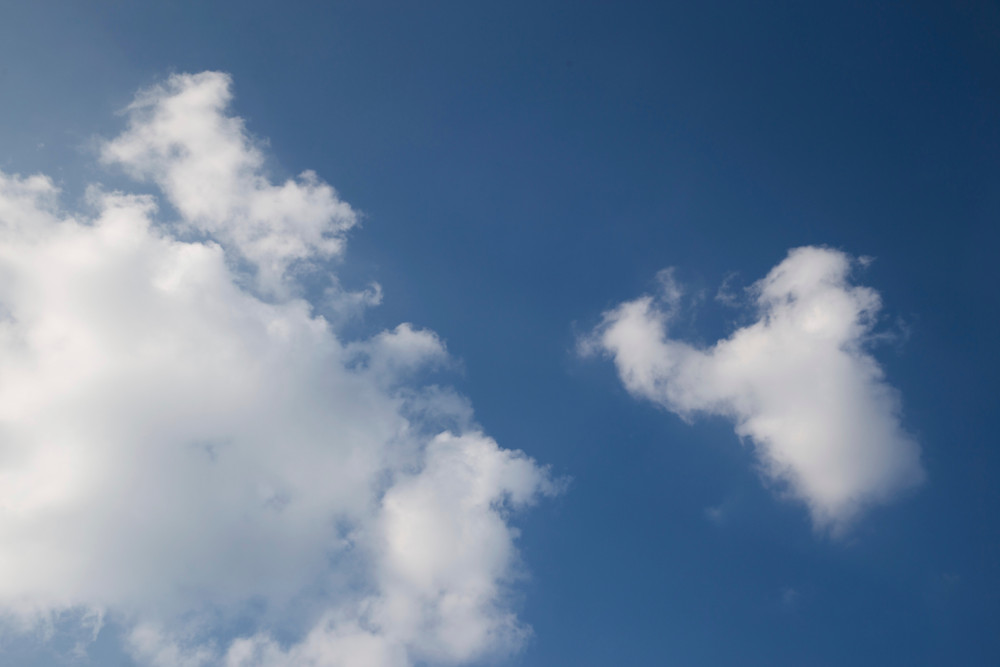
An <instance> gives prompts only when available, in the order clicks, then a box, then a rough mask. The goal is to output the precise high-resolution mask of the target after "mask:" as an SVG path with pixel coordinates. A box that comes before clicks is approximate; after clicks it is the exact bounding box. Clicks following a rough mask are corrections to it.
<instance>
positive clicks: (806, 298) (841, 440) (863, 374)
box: [588, 247, 924, 534]
mask: <svg viewBox="0 0 1000 667" xmlns="http://www.w3.org/2000/svg"><path fill="white" fill-rule="evenodd" d="M855 263H856V261H855V260H852V259H851V258H850V257H849V256H848V255H846V254H845V253H842V252H839V251H837V250H832V249H829V248H821V247H804V248H796V249H793V250H791V251H790V252H789V253H788V256H787V257H786V258H785V259H784V260H783V261H782V262H781V263H780V264H778V265H777V266H775V267H774V268H773V269H772V270H771V271H770V272H769V273H768V274H767V276H765V277H764V278H763V279H762V280H760V281H758V282H757V283H755V284H754V285H753V287H752V288H751V290H750V292H749V293H750V294H751V295H752V296H753V298H754V300H755V301H756V307H757V309H758V312H759V318H758V320H757V321H756V322H753V323H751V324H748V325H746V326H744V327H742V328H740V329H737V330H736V331H735V332H734V333H733V334H731V335H730V336H729V337H727V338H724V339H721V340H719V341H717V342H716V343H714V344H712V345H708V346H698V345H694V344H691V343H688V342H685V341H682V340H678V339H677V338H673V337H671V327H672V326H673V325H675V324H676V315H677V302H678V301H679V299H680V295H681V294H682V293H683V290H682V289H681V288H680V287H679V286H677V284H676V281H675V280H674V278H673V273H672V272H670V271H667V272H661V273H660V274H658V280H659V282H660V290H659V291H658V292H657V293H655V294H649V295H645V296H642V297H640V298H638V299H635V300H633V301H627V302H625V303H622V304H620V305H619V306H618V307H616V308H614V309H612V310H610V311H608V312H606V313H605V314H604V319H603V322H602V323H601V325H600V326H598V327H597V328H596V329H595V330H594V332H593V333H592V334H591V335H590V336H589V337H588V349H589V350H590V351H591V352H594V351H602V352H604V353H605V354H607V355H609V356H610V357H611V358H612V359H613V360H614V363H615V366H616V367H617V370H618V375H619V377H620V378H621V381H622V382H623V384H624V385H625V387H626V389H627V390H628V391H629V392H630V393H631V394H633V395H634V396H636V397H639V398H643V399H646V400H650V401H653V402H654V403H656V404H658V405H660V406H662V407H664V408H667V409H668V410H670V411H672V412H674V413H676V414H677V415H679V416H680V417H681V418H683V419H685V420H692V419H694V418H695V417H697V416H700V415H719V416H723V417H726V418H729V419H731V420H732V421H733V425H734V429H735V431H736V434H737V435H738V436H739V437H740V438H746V439H747V440H748V441H750V442H751V443H753V446H754V449H755V451H756V454H757V459H758V466H759V469H760V471H761V472H762V474H763V475H764V477H765V478H766V479H767V480H768V482H770V483H776V485H777V486H778V488H779V489H781V493H782V494H783V495H786V496H789V497H792V498H796V499H798V500H800V501H802V502H804V503H805V504H806V506H807V507H808V508H809V511H810V514H811V516H812V519H813V523H814V525H816V526H817V527H818V528H820V529H823V530H827V531H829V532H831V533H834V534H841V533H843V532H844V530H846V528H847V527H848V526H849V525H850V523H851V522H852V521H853V520H854V519H855V518H856V517H857V516H858V515H859V514H860V513H861V512H862V511H863V510H864V509H865V508H867V507H868V506H871V505H875V504H879V503H885V502H887V501H889V500H891V499H892V498H893V497H895V496H896V495H897V494H899V493H900V492H903V491H905V490H907V489H909V488H912V487H914V486H916V485H918V484H919V483H920V482H921V481H922V480H923V478H924V471H923V467H922V465H921V462H920V448H919V446H918V445H917V443H916V442H915V441H914V439H913V438H912V437H911V436H910V435H909V434H908V433H906V431H905V430H904V429H903V427H902V425H901V423H900V421H901V420H900V412H901V410H900V405H901V401H900V397H899V393H898V392H897V391H896V390H895V389H894V388H893V387H891V386H890V385H889V384H888V383H887V382H886V380H885V376H884V373H883V371H882V369H881V368H880V366H879V365H878V362H877V361H876V360H875V359H874V358H873V357H872V356H871V355H870V354H869V353H868V351H867V347H868V346H870V344H871V342H872V340H873V332H872V328H873V323H874V321H875V316H876V314H877V313H878V311H879V309H880V308H881V298H880V297H879V295H878V293H877V292H875V291H874V290H873V289H871V288H868V287H863V286H858V285H854V284H852V283H851V281H850V275H851V269H852V267H853V266H854V265H855ZM724 298H725V297H724Z"/></svg>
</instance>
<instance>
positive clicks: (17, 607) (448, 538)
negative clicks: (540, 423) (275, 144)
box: [0, 73, 557, 667]
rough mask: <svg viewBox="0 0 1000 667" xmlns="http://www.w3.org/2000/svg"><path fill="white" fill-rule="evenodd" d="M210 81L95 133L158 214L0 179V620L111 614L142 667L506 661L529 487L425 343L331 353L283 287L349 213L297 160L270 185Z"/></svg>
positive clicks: (93, 193)
mask: <svg viewBox="0 0 1000 667" xmlns="http://www.w3.org/2000/svg"><path fill="white" fill-rule="evenodd" d="M229 98H230V92H229V79H228V77H226V76H225V75H222V74H218V73H204V74H198V75H181V76H174V77H171V78H170V79H169V80H168V81H167V82H166V83H165V84H164V85H162V86H159V87H156V88H154V89H152V90H150V91H146V92H145V93H142V94H140V96H139V97H138V99H137V101H136V102H135V103H134V104H133V105H132V106H131V107H130V112H129V113H130V120H129V128H128V130H127V131H126V132H125V133H124V134H123V135H122V136H121V137H119V138H117V139H115V140H113V141H110V142H108V143H107V144H106V145H105V147H104V151H103V155H104V157H105V158H106V159H107V160H109V161H113V162H119V163H121V164H124V165H125V166H126V167H128V168H129V169H130V170H131V171H132V172H134V173H135V174H136V175H138V176H142V177H148V178H151V179H152V180H153V181H154V182H155V183H156V184H157V185H158V186H160V188H161V189H162V191H163V192H164V194H165V195H166V197H167V199H168V201H169V202H170V203H171V204H172V206H173V207H174V209H176V211H177V212H179V214H180V216H181V219H180V220H179V221H171V220H169V218H166V217H165V216H164V218H163V219H158V214H157V203H156V201H155V200H154V199H153V198H152V197H149V196H134V195H127V194H122V193H108V192H103V191H101V190H100V189H99V188H97V187H94V188H91V190H90V191H89V195H88V201H89V206H91V207H92V209H93V214H91V215H86V214H83V213H70V212H66V211H61V210H60V209H59V208H58V203H57V198H58V191H57V189H56V188H55V186H54V185H53V184H52V182H51V181H50V180H49V179H48V178H46V177H44V176H31V177H28V178H20V177H17V176H9V175H4V174H0V613H2V614H4V615H7V616H8V617H10V618H14V619H16V620H17V621H18V622H19V623H22V624H24V623H28V624H31V623H44V622H46V620H47V619H51V618H53V617H54V616H56V615H65V614H66V613H68V612H72V613H78V614H80V617H81V618H85V619H86V618H91V619H93V618H107V619H111V620H113V621H114V622H117V623H120V624H122V625H124V626H125V628H126V630H127V635H128V649H129V650H131V651H132V652H133V654H134V655H135V656H137V658H139V659H140V661H141V662H143V663H145V664H150V665H162V666H164V667H178V666H181V665H198V666H201V665H216V664H219V665H221V664H226V665H247V666H249V665H276V664H289V665H352V666H353V665H372V666H374V667H384V666H388V665H410V664H413V663H414V661H416V660H428V661H430V662H442V663H450V664H451V663H458V662H462V661H467V660H472V659H475V658H478V657H481V656H483V655H489V654H493V653H498V652H499V653H502V652H505V651H511V650H515V649H516V648H517V647H518V645H519V642H520V640H521V639H522V638H523V637H524V636H525V635H526V633H527V629H526V628H525V627H524V626H523V625H521V624H520V623H519V622H518V621H517V620H516V618H515V617H514V615H513V613H512V612H511V610H510V608H509V606H508V605H507V604H506V602H505V601H506V599H507V595H508V592H509V586H510V584H511V583H512V581H513V579H514V577H515V575H516V574H517V572H518V560H517V554H516V549H515V547H514V541H515V538H516V531H515V530H514V528H512V527H511V526H510V525H509V523H508V515H509V512H510V511H512V510H515V509H519V508H522V507H525V506H527V505H530V504H531V503H533V502H534V501H535V500H536V499H537V497H538V496H539V495H543V494H551V493H555V492H556V490H557V489H556V487H555V486H554V485H553V483H552V481H551V480H550V479H549V477H548V474H547V472H546V470H545V469H544V468H542V467H539V466H538V465H537V464H536V463H535V462H534V461H532V460H531V459H530V458H527V457H526V456H524V455H523V454H521V453H519V452H513V451H510V450H504V449H501V448H499V447H498V446H497V445H496V444H495V443H494V442H493V441H492V440H490V439H489V438H488V437H486V436H485V435H483V434H481V433H480V432H479V431H478V430H477V429H476V427H475V425H474V423H473V421H472V417H471V412H470V409H469V407H468V402H467V401H465V400H464V399H463V398H462V397H460V396H457V395H456V394H455V393H454V392H453V391H451V390H448V389H442V388H440V387H436V386H430V387H422V386H421V385H419V384H418V383H416V381H415V380H414V379H413V378H414V377H415V376H414V373H415V371H418V370H419V369H420V368H422V367H426V366H427V365H428V364H430V365H439V364H441V363H442V362H444V361H445V360H446V359H447V353H446V351H445V348H444V344H443V343H442V341H441V340H440V339H439V338H438V337H437V336H436V335H435V334H433V333H431V332H428V331H425V330H420V329H417V328H415V327H413V326H411V325H409V324H401V325H400V326H399V327H397V328H396V329H395V330H393V331H388V332H383V333H380V334H378V335H376V336H374V337H373V338H372V339H370V340H364V341H352V342H345V341H342V340H340V339H339V338H338V337H337V335H336V334H335V332H334V329H333V328H332V327H331V325H330V324H329V323H328V322H327V321H326V320H324V319H323V318H322V317H319V316H317V315H316V314H315V313H314V312H313V309H312V308H311V306H310V304H308V303H307V302H305V301H303V300H301V299H298V298H295V297H294V294H295V293H296V288H295V283H294V273H295V271H296V267H297V265H298V264H299V263H301V262H309V261H315V260H321V259H323V258H327V257H330V256H332V255H333V254H335V253H337V252H339V251H340V249H341V247H342V244H343V233H344V231H346V230H347V229H348V228H349V227H350V226H351V225H352V224H353V222H354V220H355V217H356V216H355V214H354V213H353V211H352V210H351V209H350V207H349V206H348V205H347V204H345V203H343V202H341V201H339V200H338V199H337V198H336V195H335V193H334V191H333V189H332V188H330V186H328V185H326V184H324V183H322V182H320V181H318V180H317V179H316V178H315V176H306V177H304V178H302V179H300V180H298V181H289V182H288V183H285V184H283V185H280V186H276V185H273V184H271V183H270V181H269V180H268V179H267V178H266V175H265V174H264V172H263V171H262V166H261V165H262V161H263V158H262V156H261V153H260V151H259V149H257V148H256V147H254V145H253V144H252V143H251V142H250V140H249V139H248V138H247V135H246V133H245V130H244V128H243V123H242V121H240V120H239V119H238V118H234V117H231V116H227V115H226V104H227V102H228V100H229ZM192 231H194V232H197V234H196V235H195V236H192ZM243 272H249V274H250V275H252V276H254V278H255V279H256V283H252V284H255V285H256V287H255V288H254V289H248V288H247V287H246V284H249V283H246V281H244V279H243V276H244V273H243ZM332 289H333V291H334V292H335V294H333V295H332V297H331V298H333V300H335V301H336V300H337V299H340V301H342V302H344V303H348V302H353V303H354V304H355V306H357V305H360V304H362V303H363V302H365V301H375V300H377V295H378V294H379V292H377V291H376V292H372V293H371V294H370V295H368V296H360V297H350V296H343V295H342V294H343V293H342V291H340V290H339V289H338V288H336V283H335V282H334V287H333V288H332ZM257 290H261V293H262V294H263V295H264V296H265V297H266V300H264V299H262V298H260V296H259V295H258V294H257V293H256V291H257ZM441 424H448V425H450V426H451V428H452V429H454V430H455V432H454V433H451V432H443V433H442V432H438V431H437V430H435V429H439V428H440V425H441ZM237 620H238V621H239V623H241V624H243V626H246V625H247V624H249V625H250V626H251V627H252V628H253V629H252V630H251V631H250V633H249V634H246V631H243V632H244V638H243V639H237V640H235V641H229V639H227V636H228V637H231V636H232V634H233V630H232V628H233V627H235V626H234V624H236V623H237ZM241 627H242V626H241ZM226 633H229V634H228V635H227V634H226ZM275 637H280V641H279V640H278V639H275Z"/></svg>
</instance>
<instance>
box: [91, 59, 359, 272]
mask: <svg viewBox="0 0 1000 667" xmlns="http://www.w3.org/2000/svg"><path fill="white" fill-rule="evenodd" d="M231 99H232V93H231V81H230V78H229V76H228V75H226V74H223V73H221V72H202V73H200V74H180V75H176V76H172V77H170V78H169V79H168V80H167V81H166V83H164V84H162V85H158V86H154V87H152V88H149V89H147V90H145V91H143V92H141V93H140V94H139V95H138V96H136V99H135V101H134V102H133V103H132V104H131V105H130V106H129V107H128V109H127V112H128V116H129V127H128V130H127V131H126V132H124V133H123V134H122V135H121V136H119V137H118V138H116V139H115V140H114V141H110V142H108V143H106V144H105V145H104V147H103V150H102V153H101V158H102V160H103V161H104V162H106V163H108V164H120V165H122V166H123V167H125V169H126V170H127V171H128V172H129V173H131V174H132V175H133V176H135V177H137V178H141V179H148V180H151V181H153V182H154V183H155V184H156V185H157V186H159V187H160V188H161V189H162V190H163V192H164V193H165V194H166V195H167V197H168V198H169V200H170V202H171V203H172V204H173V205H174V206H176V207H177V209H178V210H179V211H180V213H181V215H182V216H183V219H184V220H185V222H186V223H187V224H188V225H189V226H190V228H191V229H194V230H197V231H199V232H203V233H206V234H209V235H211V236H212V237H213V238H215V239H216V240H218V241H220V242H221V243H223V244H224V245H225V246H226V248H227V249H229V250H233V251H234V252H238V253H240V254H242V255H243V257H245V258H246V259H247V260H249V261H250V262H252V263H253V264H254V265H255V268H256V271H257V279H258V282H259V286H260V287H261V288H263V289H266V290H270V291H280V290H281V289H282V288H283V287H284V286H285V285H284V280H285V279H286V276H285V273H286V271H287V270H288V268H289V267H290V266H291V265H293V264H294V263H296V262H304V261H308V260H311V259H317V258H327V257H331V256H333V255H336V254H338V253H340V252H341V250H342V249H343V246H344V232H346V231H347V230H348V229H350V228H351V227H353V226H354V225H355V223H356V222H357V214H356V213H355V211H354V210H353V209H352V208H351V207H350V206H349V205H348V204H347V203H345V202H343V201H341V200H340V199H338V197H337V193H336V192H335V191H334V189H333V188H332V187H330V186H329V185H327V184H326V183H323V182H322V181H320V180H319V179H318V178H317V176H316V174H315V173H313V172H311V171H305V172H303V173H302V174H301V175H300V176H299V177H298V179H296V180H288V181H285V182H284V183H282V184H280V185H275V184H273V183H271V182H270V180H269V179H268V178H267V176H266V174H265V173H264V171H263V165H264V155H263V153H262V152H261V151H260V149H259V148H258V147H257V146H256V145H255V143H254V142H253V140H252V139H251V138H250V136H249V135H248V134H247V132H246V129H245V128H244V124H243V120H242V119H240V118H237V117H234V116H229V115H226V109H227V107H228V105H229V103H230V101H231Z"/></svg>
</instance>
